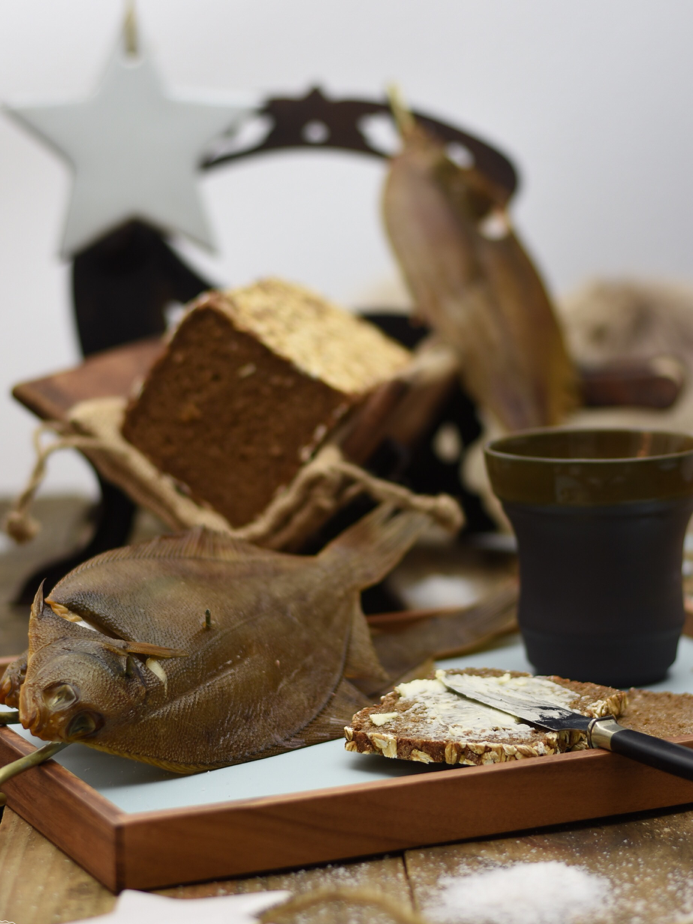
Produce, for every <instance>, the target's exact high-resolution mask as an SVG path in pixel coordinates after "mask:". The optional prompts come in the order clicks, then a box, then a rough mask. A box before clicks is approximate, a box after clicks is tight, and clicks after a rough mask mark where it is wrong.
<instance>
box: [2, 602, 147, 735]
mask: <svg viewBox="0 0 693 924" xmlns="http://www.w3.org/2000/svg"><path fill="white" fill-rule="evenodd" d="M39 593H40V591H39ZM146 695H147V684H146V680H145V678H144V672H143V670H142V669H141V666H140V664H139V662H138V661H137V659H136V658H134V657H133V656H132V655H130V654H129V653H128V651H127V643H126V642H122V641H120V640H118V639H112V638H109V637H108V636H105V635H102V634H101V633H100V632H97V631H95V630H93V629H89V628H86V627H85V626H82V625H75V624H74V623H71V622H68V621H67V620H66V619H63V618H62V617H60V616H58V615H56V614H55V613H54V612H53V611H52V610H51V608H50V607H49V606H48V605H46V604H44V602H43V598H42V596H41V598H40V599H39V598H38V595H37V599H36V600H35V601H34V606H33V607H32V614H31V619H30V623H29V656H28V661H27V669H26V675H25V678H24V682H23V683H22V686H21V690H20V694H19V718H20V721H21V723H22V725H23V726H24V727H25V728H27V729H28V730H29V731H31V733H32V734H34V735H36V736H37V737H38V738H43V739H44V740H47V741H67V742H72V741H78V740H81V739H90V740H95V739H98V737H99V736H101V735H105V734H107V733H108V731H109V730H112V729H113V728H115V727H117V726H120V725H122V724H123V723H124V722H127V721H132V720H134V719H136V716H137V712H138V707H139V706H140V704H141V703H142V702H143V701H144V699H145V698H146Z"/></svg>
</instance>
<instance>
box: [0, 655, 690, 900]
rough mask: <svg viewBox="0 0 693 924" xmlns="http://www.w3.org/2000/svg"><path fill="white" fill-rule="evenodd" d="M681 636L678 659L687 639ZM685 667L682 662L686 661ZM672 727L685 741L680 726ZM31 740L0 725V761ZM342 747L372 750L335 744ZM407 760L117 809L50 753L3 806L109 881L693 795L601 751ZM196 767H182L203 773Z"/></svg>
mask: <svg viewBox="0 0 693 924" xmlns="http://www.w3.org/2000/svg"><path fill="white" fill-rule="evenodd" d="M688 645H689V646H690V648H691V652H689V653H688V654H687V658H688V660H691V659H692V658H693V643H688ZM515 647H516V648H517V647H518V645H517V644H516V646H515ZM499 656H500V657H501V658H503V657H505V660H506V662H507V660H508V657H509V659H510V660H511V661H514V662H516V663H513V664H512V665H509V666H512V667H513V668H514V667H516V666H517V661H518V657H517V652H516V651H513V649H512V647H510V648H508V649H506V654H505V656H504V655H503V653H502V652H501V653H500V655H498V654H497V653H496V657H495V658H494V657H493V655H492V654H491V653H488V652H487V653H485V655H482V656H477V657H476V658H475V663H477V664H478V663H482V662H480V657H481V658H482V661H483V659H485V660H486V661H487V662H488V661H491V660H498V657H499ZM463 660H464V661H465V662H467V663H469V662H470V661H471V660H472V659H471V658H467V659H463ZM458 664H459V666H462V664H461V662H458ZM685 671H686V673H689V672H690V667H689V665H688V664H686V665H685ZM674 740H676V741H678V742H679V743H681V744H684V745H686V746H688V747H693V735H686V736H684V737H681V738H677V739H674ZM334 744H335V743H334V742H330V743H328V745H317V746H315V747H314V748H309V749H304V751H302V752H301V753H302V754H303V755H308V756H309V757H310V758H311V760H312V761H314V762H315V761H317V762H318V763H319V762H320V760H321V754H323V753H325V752H323V751H321V750H320V749H321V748H323V749H324V748H325V747H331V746H333V745H334ZM31 750H32V745H31V744H29V743H28V742H27V741H25V740H24V739H23V738H22V737H20V736H19V735H18V734H16V733H15V732H13V731H11V730H10V729H2V730H0V763H2V764H4V763H6V762H8V761H10V760H13V759H15V758H17V757H19V756H21V755H24V754H27V753H30V752H31ZM66 753H68V752H66ZM294 753H296V752H294ZM281 756H284V755H281ZM347 757H348V758H352V759H356V760H364V761H371V760H372V761H380V760H381V758H378V757H362V756H358V755H347V754H346V752H345V758H347ZM278 759H279V758H267V760H268V761H276V760H278ZM263 763H264V762H263ZM388 763H389V762H388ZM393 763H394V762H393ZM253 766H255V767H257V766H258V764H255V765H253ZM270 766H271V765H270ZM407 769H408V770H411V773H410V775H407V776H404V777H399V778H387V779H379V780H377V781H374V782H364V783H359V784H357V785H349V786H336V787H330V788H317V789H313V790H310V791H309V792H299V793H289V794H285V795H279V796H277V795H275V796H269V797H259V798H251V799H240V800H238V801H230V802H220V803H215V804H208V805H197V806H187V807H182V808H174V809H168V810H157V811H137V812H126V811H123V810H121V809H119V808H118V807H117V806H116V805H114V803H113V802H111V801H109V800H108V799H107V798H105V797H104V796H103V795H101V794H100V793H99V792H97V791H96V790H95V789H93V788H92V787H90V786H89V785H87V784H86V783H85V782H84V781H83V780H81V779H79V778H78V777H77V776H75V775H74V774H73V773H71V772H70V771H68V770H66V769H65V768H64V767H62V766H60V765H59V764H57V763H56V762H55V761H50V762H49V763H47V764H45V765H44V766H42V767H38V768H36V769H34V770H31V771H30V772H27V773H25V774H23V775H21V776H19V777H16V778H15V779H14V780H12V781H10V782H9V783H8V784H7V785H6V787H5V791H6V793H7V796H8V804H9V806H10V807H11V808H12V809H13V810H14V811H16V812H17V813H18V814H20V815H21V816H22V817H23V818H25V819H26V820H27V821H28V822H29V823H30V824H32V825H33V826H34V827H35V828H37V830H39V831H40V832H41V833H43V834H44V835H46V837H48V838H49V839H50V840H51V841H53V843H55V844H56V845H57V846H58V847H60V848H61V849H62V850H64V851H65V852H66V853H67V854H69V856H71V857H72V858H73V859H74V860H76V861H77V862H78V863H80V864H81V865H82V866H83V867H84V868H85V869H86V870H88V871H89V872H90V873H91V874H92V875H93V876H95V877H96V878H97V879H99V880H100V881H101V882H102V883H103V884H104V885H106V886H107V887H108V888H110V889H112V890H113V891H118V890H120V889H123V888H138V889H148V888H155V887H164V886H167V885H173V884H176V883H183V882H194V881H199V880H204V879H216V878H221V877H227V876H234V875H248V874H251V873H254V872H261V871H266V870H276V869H281V868H288V867H296V866H304V865H306V864H313V863H321V862H327V861H330V860H337V859H346V858H355V857H361V856H368V855H372V854H377V853H383V852H388V851H398V850H402V849H405V848H410V847H415V846H423V845H430V844H437V843H444V842H450V841H459V840H463V839H467V838H477V837H488V836H489V835H493V834H500V833H504V832H511V831H520V830H523V829H528V828H535V827H541V826H545V825H553V824H558V823H564V822H573V821H581V820H586V819H594V818H599V817H605V816H611V815H619V814H624V813H630V812H636V811H641V810H645V809H660V808H667V807H670V806H675V805H682V804H685V803H690V802H693V783H692V782H687V781H685V780H681V779H678V778H677V777H673V776H669V775H668V774H664V773H661V772H659V771H657V770H653V769H651V768H649V767H645V766H642V765H640V764H637V763H635V762H633V761H630V760H628V759H627V758H623V757H619V756H618V755H615V754H609V753H607V752H605V751H579V752H575V753H572V754H562V755H557V756H552V757H543V758H533V759H527V760H521V761H517V762H513V763H504V764H495V765H490V766H483V767H466V768H448V769H442V770H436V769H431V768H430V767H428V768H421V770H418V769H417V768H415V767H408V768H407ZM215 772H216V773H219V772H223V771H215ZM206 776H207V775H205V774H203V775H200V776H197V777H191V778H188V779H190V780H193V781H199V785H203V784H204V781H205V777H206ZM154 785H155V786H156V785H158V784H156V783H154Z"/></svg>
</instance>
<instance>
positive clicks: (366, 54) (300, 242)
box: [0, 0, 693, 493]
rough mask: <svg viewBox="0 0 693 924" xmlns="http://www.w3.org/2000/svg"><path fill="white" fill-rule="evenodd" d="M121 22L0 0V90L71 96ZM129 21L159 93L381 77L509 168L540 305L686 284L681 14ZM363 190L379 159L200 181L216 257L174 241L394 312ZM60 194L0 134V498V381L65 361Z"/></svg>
mask: <svg viewBox="0 0 693 924" xmlns="http://www.w3.org/2000/svg"><path fill="white" fill-rule="evenodd" d="M122 14H123V6H122V3H121V2H120V0H104V2H103V3H101V4H98V5H94V4H89V3H88V2H87V0H61V3H59V4H55V3H51V2H50V0H26V2H25V3H23V4H21V5H19V4H17V3H16V2H13V0H0V22H1V23H2V29H0V98H1V99H3V100H7V101H10V100H11V101H12V103H14V104H21V103H22V102H23V101H26V102H29V101H30V100H35V99H39V98H41V99H45V98H46V89H47V88H50V91H51V95H54V97H55V98H56V100H59V99H70V98H78V97H80V96H82V95H84V94H85V93H88V92H89V91H90V90H91V89H92V88H93V87H94V86H95V85H96V84H97V82H98V80H99V78H100V75H101V73H102V69H103V63H104V61H105V60H106V58H107V57H108V54H109V52H110V50H111V48H112V46H113V40H114V36H115V35H116V34H117V32H118V30H119V28H120V23H121V19H122ZM137 15H138V20H139V22H140V26H141V29H142V33H143V35H144V36H146V38H147V42H148V46H149V48H150V49H151V52H152V55H153V56H154V59H155V62H156V65H157V67H158V69H159V72H160V74H161V75H162V78H163V79H164V81H165V83H166V85H167V86H168V87H170V88H171V90H173V91H176V92H182V91H188V92H191V93H192V92H199V91H203V90H204V91H216V92H218V93H219V94H220V98H221V96H222V95H223V94H224V93H228V92H229V91H254V92H260V93H262V94H267V95H274V94H276V93H277V92H278V91H282V92H285V93H287V95H296V96H300V95H301V94H302V93H305V92H306V91H307V90H308V89H309V88H310V87H311V86H312V85H314V84H315V83H320V84H322V85H323V87H324V88H325V90H326V92H328V93H329V94H330V95H334V96H338V97H343V96H344V97H365V98H374V97H376V96H377V95H378V94H379V92H381V91H382V90H383V88H384V86H385V84H386V83H388V82H389V81H391V80H392V79H395V80H397V81H398V82H399V83H400V85H401V86H402V87H403V89H404V90H405V92H406V93H407V96H408V97H409V99H410V101H411V104H412V106H413V107H414V108H415V109H419V110H423V111H426V112H430V113H431V114H434V115H437V116H438V117H439V118H441V119H443V120H444V121H447V122H450V123H453V124H459V125H463V126H464V127H465V128H467V129H469V130H470V131H474V132H478V133H479V135H480V136H482V137H484V138H487V139H489V140H490V141H491V142H495V143H497V144H498V145H499V146H500V147H501V148H502V149H503V150H505V151H507V152H508V153H509V154H510V156H511V157H512V158H513V160H514V161H515V162H516V163H517V164H518V166H519V167H520V171H521V174H522V177H523V184H522V188H521V191H520V193H519V195H518V196H517V197H516V199H515V203H514V206H513V215H514V218H515V221H516V224H517V226H518V227H519V229H520V230H521V232H522V234H523V238H524V239H525V241H526V242H527V243H528V245H529V247H530V250H531V252H532V254H533V255H534V256H536V258H537V260H538V264H539V266H540V268H541V270H542V272H543V274H544V276H545V278H546V280H547V282H548V285H549V288H550V290H551V291H552V292H553V293H554V294H558V295H560V294H561V293H564V292H566V291H568V290H569V289H571V288H573V287H575V286H576V285H577V284H579V283H580V282H582V281H583V280H584V279H585V278H587V277H591V276H595V275H603V276H610V275H620V274H625V273H629V274H634V273H636V274H638V275H641V276H651V277H661V278H672V279H680V280H683V281H685V280H686V279H687V278H689V277H690V261H689V251H690V243H689V237H690V234H689V232H688V229H689V226H690V221H691V219H690V215H691V214H692V213H693V210H692V209H691V197H692V193H693V182H692V181H690V180H689V179H688V162H689V159H690V158H689V149H690V142H691V133H692V132H693V129H691V127H690V126H689V124H688V123H687V121H686V120H685V119H683V118H681V113H682V112H685V111H686V99H685V95H686V92H687V91H686V88H687V87H689V86H693V81H692V80H691V76H693V74H691V71H693V61H692V60H691V58H690V54H689V48H688V44H689V42H688V36H689V35H690V26H691V25H692V24H693V9H691V8H690V7H689V6H688V5H687V4H685V3H683V2H681V0H678V2H674V3H672V4H671V5H670V6H668V8H667V14H666V16H662V15H661V12H659V11H657V10H656V9H655V8H654V7H652V6H651V5H649V4H646V3H641V2H636V3H632V2H631V3H628V4H626V3H625V0H615V2H613V3H612V4H610V5H609V6H608V7H607V8H605V7H604V6H603V5H602V4H597V2H596V0H587V2H585V3H583V4H581V5H580V7H579V8H571V7H561V6H556V5H552V4H551V3H549V2H548V0H538V2H536V3H535V4H532V6H531V7H525V6H523V7H521V8H520V7H517V5H515V4H512V3H511V2H510V0H497V2H494V3H493V4H486V5H483V6H478V5H475V4H472V3H471V2H467V0H434V2H431V3H429V4H426V5H425V7H424V6H421V5H420V4H416V3H414V2H413V0H402V2H399V3H397V4H395V3H394V0H384V2H382V3H380V4H378V5H377V7H375V8H374V7H373V6H372V5H371V4H369V5H366V4H365V3H364V2H362V0H358V2H356V3H355V4H351V5H350V6H349V7H348V9H347V8H340V7H331V6H325V5H324V4H321V3H319V2H318V0H297V2H296V3H294V4H291V6H290V7H287V6H286V5H283V4H280V3H279V2H277V0H267V2H264V3H262V4H250V3H248V2H242V3H239V4H234V5H233V6H230V5H228V4H225V3H223V2H222V0H196V2H195V3H192V2H191V0H166V2H164V0H140V2H139V3H138V6H137ZM212 26H213V28H212ZM266 131H267V126H266V125H263V124H262V120H261V119H258V120H256V121H254V122H251V123H248V126H247V131H246V134H245V136H244V138H243V139H242V141H243V143H246V144H247V143H252V142H253V140H257V141H258V142H259V141H260V140H261V139H262V137H263V135H264V133H266ZM371 131H372V133H373V137H374V139H377V141H378V143H379V144H380V145H381V146H383V147H384V148H387V147H388V145H389V146H390V149H391V150H393V151H394V150H395V149H396V144H397V142H396V138H395V134H394V130H393V129H392V126H391V125H390V123H389V122H388V120H383V119H378V118H374V120H373V122H372V125H371ZM315 143H316V145H317V144H319V143H320V139H319V138H317V136H316V141H315ZM463 155H464V152H463V151H461V152H460V156H461V157H462V156H463ZM665 158H666V160H665ZM660 162H665V163H666V170H665V169H663V168H661V169H658V164H659V163H660ZM383 179H384V169H383V165H382V164H380V163H379V162H377V161H375V160H371V159H368V158H362V159H358V158H354V157H353V156H350V155H348V154H342V153H338V152H330V153H325V154H324V155H322V156H320V157H316V156H315V155H314V154H313V153H312V152H307V153H302V152H296V153H291V154H289V155H287V154H282V155H277V156H275V155H272V154H269V155H266V156H264V157H263V158H261V159H260V158H257V159H255V160H252V161H250V160H249V161H247V162H245V163H240V164H238V165H237V166H235V167H234V169H232V170H231V169H230V170H216V171H209V173H208V174H207V175H206V176H205V177H204V178H203V180H202V182H201V187H202V195H203V198H204V200H205V205H206V208H207V211H208V214H209V216H210V219H211V223H212V226H213V230H214V232H215V233H216V237H217V240H218V241H219V255H217V256H214V257H212V256H209V255H207V254H205V253H203V252H202V251H201V250H200V249H198V248H197V247H195V245H192V244H188V243H185V242H183V241H179V240H176V241H174V244H175V246H176V248H177V249H178V251H179V253H180V254H181V255H182V256H183V257H184V259H185V260H186V262H187V263H188V264H190V265H192V266H193V268H194V269H195V270H196V271H197V272H198V273H199V274H200V275H201V276H202V277H203V278H211V279H214V280H218V281H220V282H223V283H224V284H229V285H234V284H240V283H243V282H246V281H249V280H251V279H253V278H255V277H257V276H260V275H262V274H266V273H270V272H271V273H274V274H279V275H283V276H285V277H287V278H290V279H296V280H301V281H306V282H309V283H310V284H311V285H312V286H314V287H315V288H317V289H319V290H320V291H323V292H325V293H326V294H327V295H328V296H331V297H333V298H335V299H337V300H338V301H340V302H342V303H345V304H349V305H352V306H355V307H359V306H364V307H370V308H376V307H379V306H383V307H388V308H392V307H398V306H399V307H401V306H403V305H406V301H407V299H406V296H405V295H404V292H403V287H402V286H401V283H400V281H399V277H398V273H397V270H396V268H395V266H394V261H393V259H392V257H391V256H390V254H389V251H388V247H387V244H386V241H385V238H384V234H383V232H382V227H381V222H380V218H379V198H380V191H381V187H382V182H383ZM69 182H70V177H69V172H68V170H67V168H66V167H65V166H63V165H62V164H61V163H60V162H59V161H57V160H56V159H55V158H54V157H53V156H52V155H51V153H50V152H48V151H46V150H45V149H44V148H42V146H40V145H39V144H38V143H37V142H36V141H35V140H34V139H32V138H31V137H29V136H28V135H26V134H25V133H24V132H23V131H21V129H19V128H18V127H17V126H16V125H14V124H12V123H11V122H10V121H9V120H7V119H3V120H2V121H0V214H1V215H2V222H0V253H1V254H2V257H1V258H0V259H1V260H2V274H0V297H1V298H2V304H3V308H2V310H3V312H4V326H3V331H4V334H5V336H4V337H3V338H2V341H1V342H0V350H1V351H2V352H1V359H2V362H1V363H0V370H1V372H0V433H2V435H3V437H4V444H5V445H8V444H10V445H12V446H13V447H16V448H13V451H12V452H11V453H9V454H7V453H6V454H5V455H4V458H3V464H2V467H0V487H1V489H2V491H3V492H5V493H12V492H14V491H15V490H16V489H17V487H18V486H19V485H21V483H22V482H23V479H24V477H25V473H26V471H27V470H28V468H29V466H30V464H31V458H30V456H31V448H30V439H29V432H30V430H31V429H32V427H33V421H32V420H31V418H30V416H29V415H28V414H27V413H26V412H25V411H24V410H23V409H21V408H19V407H18V406H16V405H14V404H13V403H12V402H11V400H10V398H9V388H10V385H11V384H12V383H14V382H16V381H19V380H22V379H27V378H31V377H33V376H38V375H43V374H45V373H46V372H47V371H49V370H53V369H56V370H57V369H60V368H65V367H68V366H70V365H72V364H74V362H75V361H76V360H77V358H78V355H79V354H78V347H77V340H76V336H75V332H74V327H73V322H72V319H71V306H70V293H69V283H68V272H69V266H68V264H65V263H64V262H62V261H61V260H60V259H59V257H58V256H57V254H58V249H59V244H60V233H61V227H62V222H63V218H64V212H65V207H66V204H67V201H68V195H69ZM170 310H171V312H172V313H175V305H171V306H170ZM90 480H91V475H90V474H88V469H87V468H86V466H85V464H84V463H83V461H82V460H80V459H78V458H77V455H76V454H74V456H72V454H68V455H66V456H65V457H64V458H62V459H60V460H56V465H55V468H54V469H53V470H52V473H51V476H50V480H49V483H48V484H47V486H46V490H47V491H60V490H65V489H76V490H80V491H84V490H85V488H86V485H87V484H88V483H89V482H90Z"/></svg>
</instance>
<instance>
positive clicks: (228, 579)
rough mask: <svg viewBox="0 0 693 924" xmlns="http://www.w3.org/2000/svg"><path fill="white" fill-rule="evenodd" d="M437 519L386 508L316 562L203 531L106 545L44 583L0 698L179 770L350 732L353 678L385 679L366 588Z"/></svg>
mask: <svg viewBox="0 0 693 924" xmlns="http://www.w3.org/2000/svg"><path fill="white" fill-rule="evenodd" d="M429 522H430V521H429V519H428V517H427V516H426V515H424V514H421V513H415V512H411V511H407V512H402V513H394V512H393V510H392V508H390V507H387V506H384V505H383V506H381V507H379V508H377V509H376V510H375V511H374V512H373V513H371V514H369V515H368V516H367V517H365V518H364V519H362V520H361V521H359V522H358V523H357V524H356V525H355V526H352V527H351V528H350V529H348V530H346V531H345V532H344V533H342V535H341V536H339V537H338V538H337V539H336V540H334V541H333V542H332V543H330V544H329V545H328V546H327V547H326V548H325V549H324V550H323V551H322V552H321V553H320V554H319V555H317V556H294V555H286V554H282V553H278V552H272V551H269V550H265V549H259V548H256V547H255V546H252V545H249V544H246V543H243V542H239V541H237V540H233V539H230V538H229V537H227V536H224V535H222V534H218V533H213V532H210V531H208V530H205V529H196V530H194V531H192V532H189V533H184V534H180V535H176V536H164V537H159V538H158V539H155V540H154V541H152V542H147V543H143V544H141V545H137V546H132V547H126V548H123V549H116V550H115V551H112V552H106V553H105V554H103V555H99V556H97V557H96V558H93V559H91V560H90V561H88V562H86V563H85V564H83V565H81V566H80V567H78V568H76V569H75V570H74V571H72V572H71V573H70V574H68V575H67V577H65V578H64V579H63V580H62V581H60V582H59V583H58V584H57V585H56V587H55V588H54V589H53V591H52V592H51V594H50V596H49V597H48V598H47V599H46V600H45V601H44V599H43V595H42V593H41V591H39V593H37V595H36V599H35V601H34V605H33V607H32V612H31V619H30V624H29V651H28V658H27V660H26V667H25V668H24V666H23V665H22V663H21V662H16V663H15V665H14V666H13V667H12V668H11V669H10V670H9V671H8V674H7V675H6V677H5V679H4V681H3V684H2V686H1V687H0V701H4V702H5V703H7V704H8V705H12V704H13V703H16V702H17V700H18V702H19V712H20V720H21V722H22V724H23V725H24V727H25V728H28V729H30V730H31V731H32V733H33V734H35V735H37V736H38V737H40V738H43V739H45V740H50V741H55V740H58V741H67V742H71V741H77V740H79V741H81V742H83V743H84V744H87V745H90V746H91V747H94V748H98V749H99V750H103V751H107V752H110V753H114V754H119V755H123V756H126V757H132V758H134V759H137V760H142V761H146V762H148V763H152V764H155V765H157V766H160V767H164V768H166V769H170V770H173V771H176V772H179V773H193V772H196V771H199V770H206V769H212V768H215V767H219V766H224V765H228V764H231V763H236V762H240V761H244V760H248V759H252V758H255V757H259V756H265V755H269V754H271V753H276V752H277V751H280V750H286V749H288V748H291V747H299V746H301V745H304V744H312V743H315V742H317V741H321V740H325V739H326V738H334V737H338V736H339V735H340V733H341V725H343V723H344V720H345V717H346V718H348V717H349V716H350V715H351V714H353V712H354V711H355V709H358V708H361V706H363V705H364V704H365V702H366V700H365V698H364V696H363V694H362V693H361V692H359V690H358V689H357V688H356V687H355V686H354V685H353V684H351V683H350V679H354V680H355V679H357V678H363V679H365V680H366V681H369V682H370V688H374V687H376V686H379V685H382V683H383V682H384V680H386V679H387V675H385V674H384V671H383V668H382V667H381V665H380V663H379V662H378V659H377V656H376V654H375V652H374V650H373V647H372V644H371V640H370V636H369V633H368V627H367V624H366V621H365V618H364V616H363V612H362V610H361V606H360V599H359V593H360V591H361V590H362V589H363V588H364V587H367V586H369V585H371V584H374V583H376V582H377V581H379V580H381V579H382V578H383V577H384V576H385V574H387V573H388V571H390V570H391V569H392V568H393V567H394V565H395V564H396V563H397V562H398V561H399V559H400V558H401V556H402V555H403V554H404V553H405V552H406V551H407V549H408V548H409V547H410V546H411V545H412V543H413V542H414V540H415V539H416V537H417V536H418V534H419V533H420V532H421V530H422V529H423V528H424V527H425V526H426V525H427V524H428V523H429ZM74 620H83V621H84V622H85V623H86V624H87V625H80V624H77V623H76V622H75V621H74Z"/></svg>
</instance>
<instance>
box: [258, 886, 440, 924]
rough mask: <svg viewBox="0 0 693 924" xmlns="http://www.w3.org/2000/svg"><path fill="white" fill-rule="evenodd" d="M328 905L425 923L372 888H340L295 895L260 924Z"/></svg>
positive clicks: (411, 923)
mask: <svg viewBox="0 0 693 924" xmlns="http://www.w3.org/2000/svg"><path fill="white" fill-rule="evenodd" d="M331 902H345V903H348V904H352V905H362V906H364V907H367V908H377V909H379V910H380V911H384V912H385V913H386V914H388V915H390V917H391V918H392V920H393V921H397V922H399V924H427V922H426V921H425V919H424V918H422V917H421V915H420V914H417V912H415V911H412V910H411V909H410V908H407V906H406V905H403V904H402V903H401V902H398V901H395V900H394V899H393V898H390V897H389V896H388V895H383V894H382V893H381V892H376V891H375V889H363V888H356V889H349V888H340V887H329V886H328V887H326V888H323V889H314V890H312V891H310V892H305V893H304V894H303V895H296V896H294V897H293V898H290V899H289V900H288V901H287V902H284V903H283V904H281V905H276V906H275V907H274V908H270V909H269V911H265V913H264V914H262V915H261V916H260V921H261V922H262V924H279V922H281V921H284V920H285V918H286V917H287V916H288V915H296V914H300V913H301V912H303V911H307V910H308V909H309V908H314V907H315V906H316V905H323V904H329V903H331Z"/></svg>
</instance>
